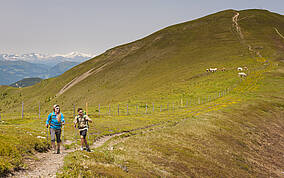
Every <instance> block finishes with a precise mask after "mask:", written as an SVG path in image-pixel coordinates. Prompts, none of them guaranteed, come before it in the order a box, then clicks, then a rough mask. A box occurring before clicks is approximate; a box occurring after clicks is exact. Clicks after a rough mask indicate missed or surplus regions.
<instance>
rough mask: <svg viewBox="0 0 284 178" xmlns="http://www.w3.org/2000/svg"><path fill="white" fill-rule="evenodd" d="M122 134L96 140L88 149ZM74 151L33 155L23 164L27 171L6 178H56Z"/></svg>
mask: <svg viewBox="0 0 284 178" xmlns="http://www.w3.org/2000/svg"><path fill="white" fill-rule="evenodd" d="M121 134H123V133H118V134H113V135H110V136H104V137H102V138H100V139H98V140H97V141H96V142H95V143H94V144H93V145H91V146H90V147H91V148H92V149H94V148H98V147H100V146H102V145H103V144H104V143H105V142H106V141H108V140H109V139H111V138H113V137H115V136H119V135H121ZM74 151H76V149H70V150H64V149H63V150H61V154H53V153H52V152H51V151H49V152H47V153H38V154H36V155H35V157H36V159H26V160H25V164H27V165H28V169H26V170H20V171H17V172H13V175H10V176H8V177H13V178H16V177H29V178H30V177H34V178H35V177H37V178H38V177H56V173H57V172H58V170H59V169H60V168H62V166H63V163H64V157H65V156H66V155H67V154H68V153H71V152H74Z"/></svg>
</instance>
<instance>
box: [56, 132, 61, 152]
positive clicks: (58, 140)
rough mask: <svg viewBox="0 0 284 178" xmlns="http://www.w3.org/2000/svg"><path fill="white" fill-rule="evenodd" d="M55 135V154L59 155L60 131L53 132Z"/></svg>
mask: <svg viewBox="0 0 284 178" xmlns="http://www.w3.org/2000/svg"><path fill="white" fill-rule="evenodd" d="M55 134H56V142H57V154H59V153H60V143H61V138H60V137H61V129H56V130H55Z"/></svg>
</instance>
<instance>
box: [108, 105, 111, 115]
mask: <svg viewBox="0 0 284 178" xmlns="http://www.w3.org/2000/svg"><path fill="white" fill-rule="evenodd" d="M108 113H109V115H111V111H110V104H109V105H108Z"/></svg>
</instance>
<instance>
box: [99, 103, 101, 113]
mask: <svg viewBox="0 0 284 178" xmlns="http://www.w3.org/2000/svg"><path fill="white" fill-rule="evenodd" d="M99 115H101V104H99Z"/></svg>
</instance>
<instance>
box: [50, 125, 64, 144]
mask: <svg viewBox="0 0 284 178" xmlns="http://www.w3.org/2000/svg"><path fill="white" fill-rule="evenodd" d="M49 131H50V138H51V141H52V142H55V135H56V142H57V143H60V142H61V139H60V137H61V129H53V128H49Z"/></svg>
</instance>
